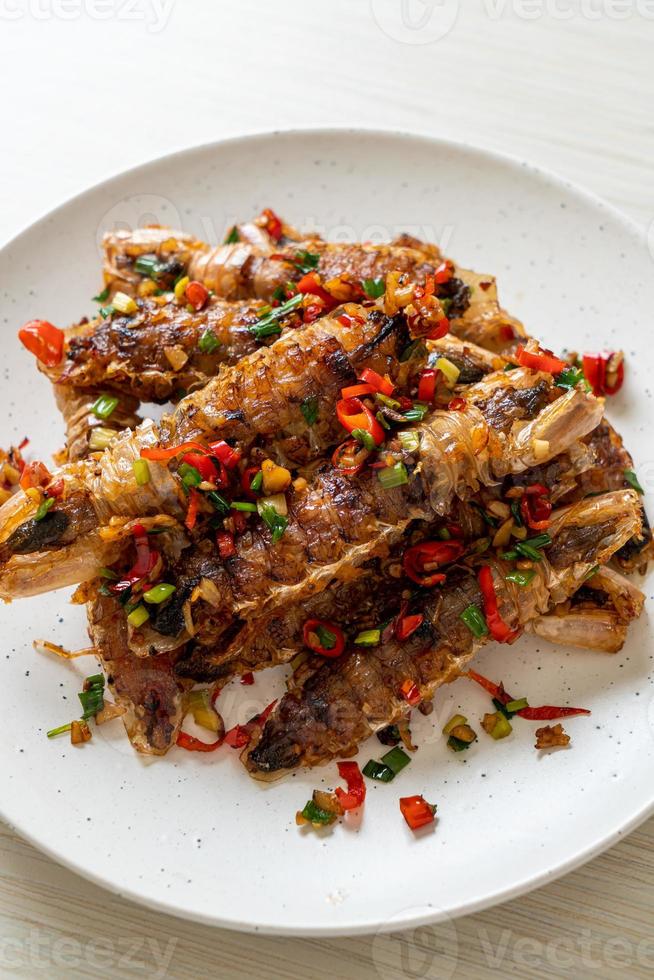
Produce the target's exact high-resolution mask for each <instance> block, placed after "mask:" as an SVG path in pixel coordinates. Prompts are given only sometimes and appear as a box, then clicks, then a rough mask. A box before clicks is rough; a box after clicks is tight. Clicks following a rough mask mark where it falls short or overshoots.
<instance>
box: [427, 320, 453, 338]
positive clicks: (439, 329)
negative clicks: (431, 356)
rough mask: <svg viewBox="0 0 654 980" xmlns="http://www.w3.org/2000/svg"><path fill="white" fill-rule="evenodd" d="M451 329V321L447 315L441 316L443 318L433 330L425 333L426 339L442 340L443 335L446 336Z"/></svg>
mask: <svg viewBox="0 0 654 980" xmlns="http://www.w3.org/2000/svg"><path fill="white" fill-rule="evenodd" d="M449 329H450V321H449V320H448V318H447V317H446V316H444V317H441V319H440V320H439V321H438V323H437V324H436V326H435V327H434V328H433V329H432V330H430V331H429V333H426V334H425V335H424V336H425V339H426V340H440V339H441V337H444V336H445V334H446V333H447V332H448V331H449Z"/></svg>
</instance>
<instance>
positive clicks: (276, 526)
mask: <svg viewBox="0 0 654 980" xmlns="http://www.w3.org/2000/svg"><path fill="white" fill-rule="evenodd" d="M232 506H234V505H233V504H232ZM255 510H258V511H259V515H260V517H261V520H262V521H263V522H264V524H267V525H268V527H269V528H270V530H271V531H272V543H273V544H277V542H278V541H279V539H280V538H281V537H282V535H283V533H284V531H285V530H286V528H287V527H288V519H287V518H286V517H284V516H283V514H279V513H278V512H277V511H276V510H275V508H274V507H273V505H272V504H267V503H266V502H265V501H261V502H260V504H259V506H258V507H255Z"/></svg>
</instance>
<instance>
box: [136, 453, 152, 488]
mask: <svg viewBox="0 0 654 980" xmlns="http://www.w3.org/2000/svg"><path fill="white" fill-rule="evenodd" d="M132 470H133V471H134V479H135V480H136V482H137V483H138V485H139V486H140V487H144V486H145V485H146V484H147V483H149V482H150V467H149V466H148V461H147V459H135V460H134V462H133V463H132Z"/></svg>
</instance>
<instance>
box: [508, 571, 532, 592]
mask: <svg viewBox="0 0 654 980" xmlns="http://www.w3.org/2000/svg"><path fill="white" fill-rule="evenodd" d="M535 574H536V571H535V569H533V568H531V569H529V571H527V572H509V573H508V574H507V575H505V576H504V578H505V579H506V580H507V582H515V584H516V585H521V586H522V587H523V588H524V587H525V586H526V585H529V583H530V582H531V581H532V579H533V577H534V575H535Z"/></svg>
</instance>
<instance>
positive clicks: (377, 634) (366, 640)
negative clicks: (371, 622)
mask: <svg viewBox="0 0 654 980" xmlns="http://www.w3.org/2000/svg"><path fill="white" fill-rule="evenodd" d="M380 640H381V630H363V632H361V633H359V635H358V636H357V637H356V639H355V640H354V642H355V643H356V645H357V646H359V647H376V646H377V644H378V643H379V642H380Z"/></svg>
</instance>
